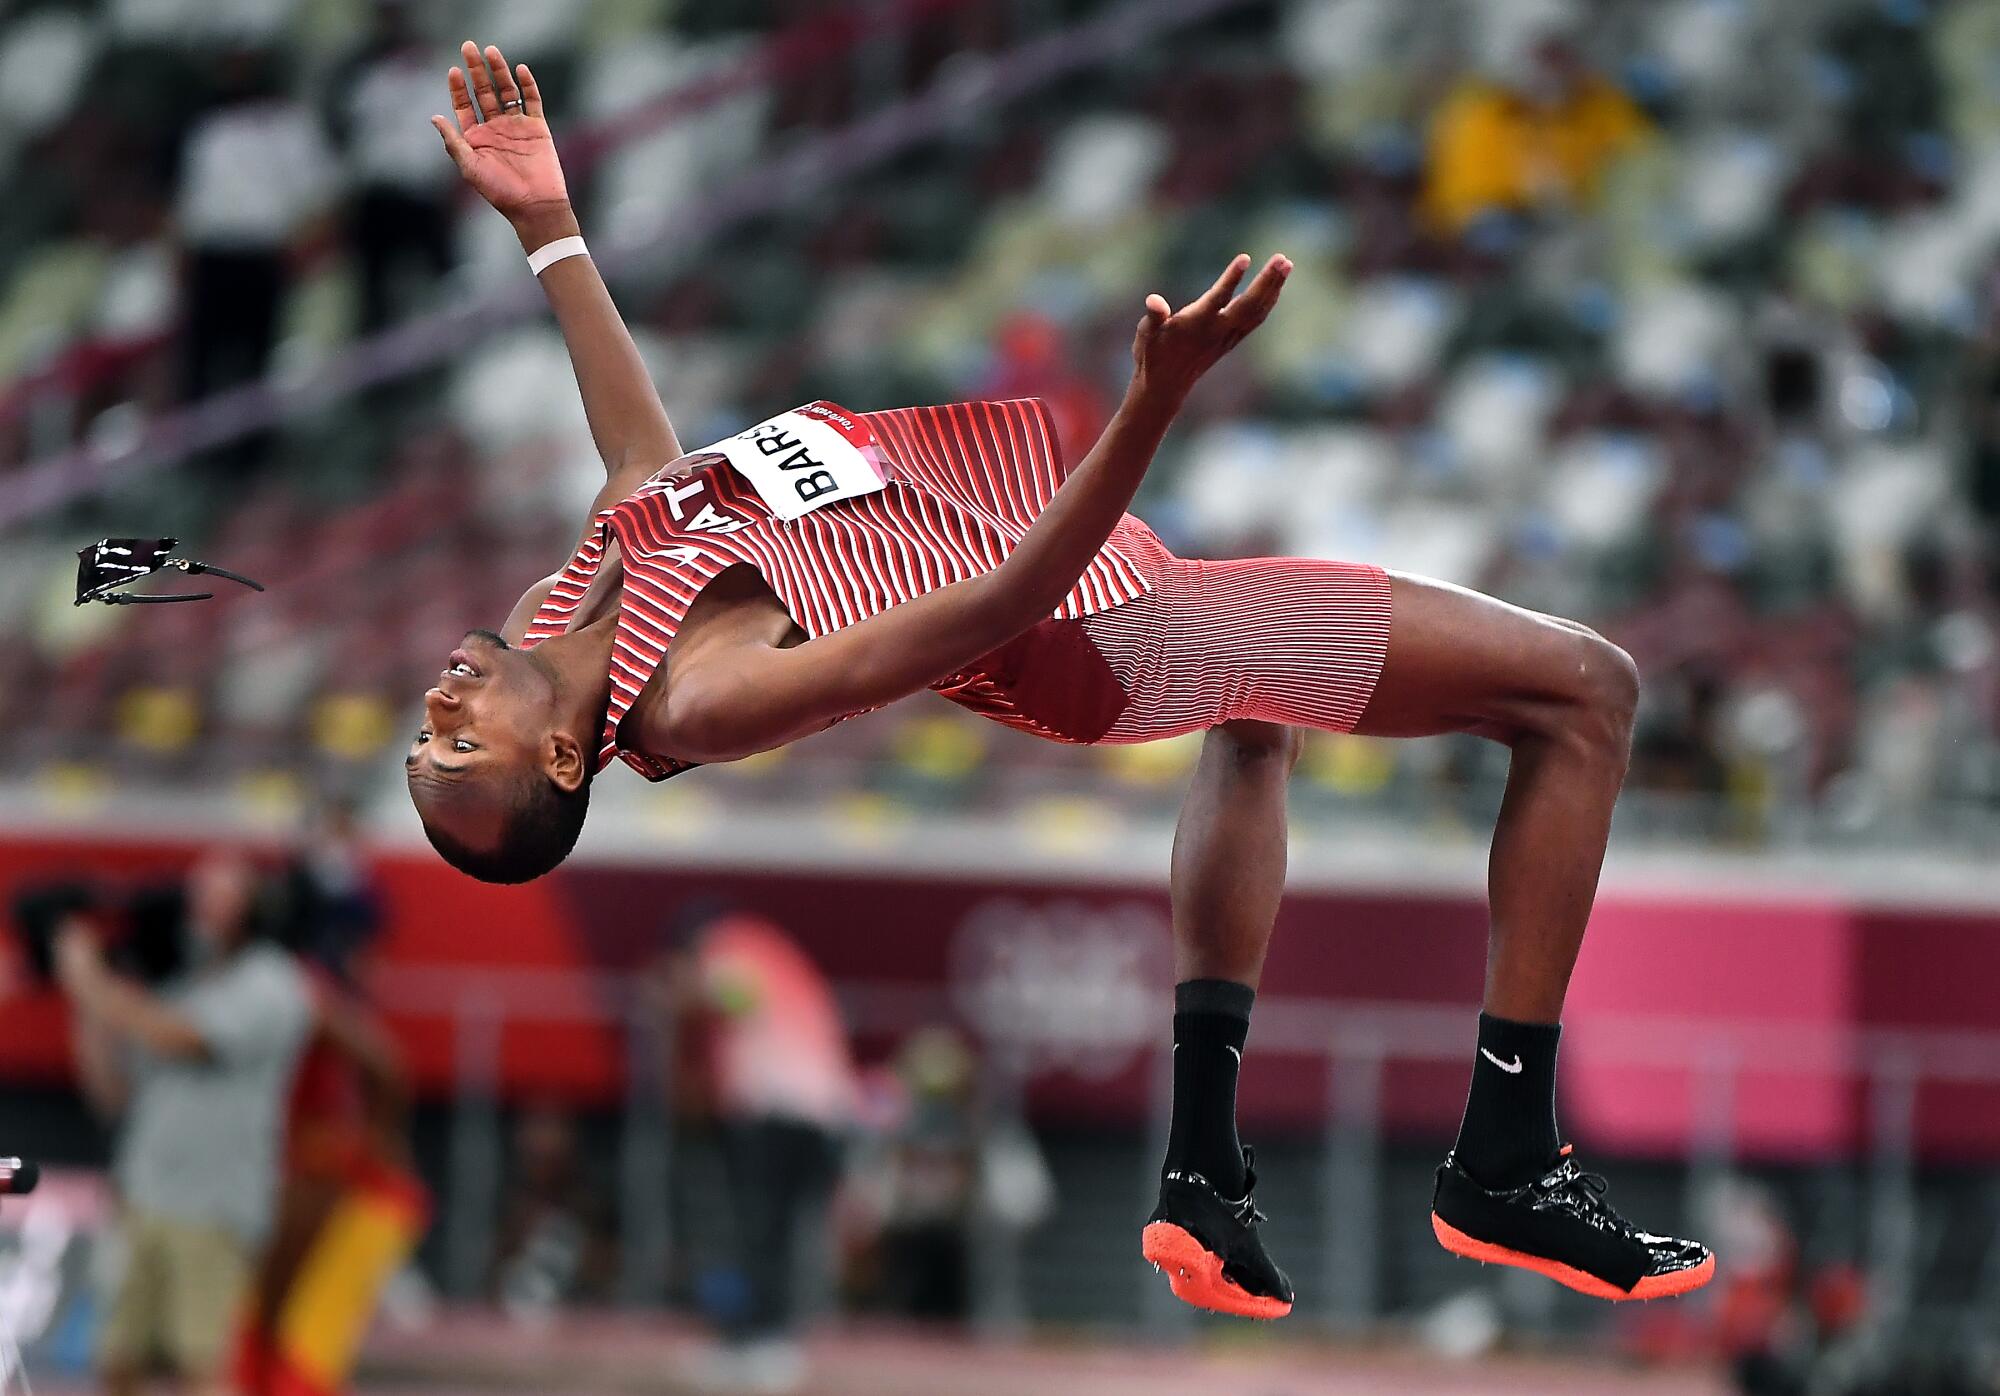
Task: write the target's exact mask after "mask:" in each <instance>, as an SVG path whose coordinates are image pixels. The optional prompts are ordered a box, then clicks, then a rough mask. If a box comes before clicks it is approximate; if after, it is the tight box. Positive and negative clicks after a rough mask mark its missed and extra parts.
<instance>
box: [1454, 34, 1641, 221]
mask: <svg viewBox="0 0 2000 1396" xmlns="http://www.w3.org/2000/svg"><path fill="white" fill-rule="evenodd" d="M1651 129H1652V127H1651V123H1649V122H1648V121H1647V120H1646V117H1645V114H1644V113H1643V112H1641V111H1640V110H1639V108H1638V107H1637V106H1636V105H1634V104H1633V102H1632V99H1631V98H1629V97H1627V96H1626V95H1625V94H1624V93H1623V92H1622V91H1620V90H1619V89H1618V87H1617V86H1616V85H1615V84H1614V83H1612V82H1610V81H1609V80H1608V79H1606V78H1604V77H1602V76H1600V75H1599V74H1597V73H1593V72H1591V71H1590V70H1589V69H1588V68H1587V67H1585V66H1584V64H1583V62H1582V59H1581V58H1580V56H1579V55H1578V54H1577V53H1576V51H1575V50H1574V49H1573V48H1571V47H1570V46H1569V45H1568V44H1567V43H1563V42H1561V41H1557V40H1552V41H1549V42H1546V43H1543V44H1542V45H1540V46H1539V47H1538V48H1537V49H1536V51H1535V54H1534V59H1533V66H1532V70H1531V72H1530V74H1529V75H1528V77H1527V79H1526V80H1525V81H1523V82H1520V83H1517V84H1502V83H1498V82H1494V81H1491V80H1489V79H1484V78H1467V79H1465V80H1463V81H1461V82H1460V83H1459V85H1458V86H1457V88H1456V89H1455V90H1454V91H1453V92H1452V93H1451V95H1450V96H1448V97H1447V98H1446V99H1445V100H1444V102H1443V104H1442V105H1440V106H1439V108H1438V110H1437V113H1436V115H1435V116H1434V117H1433V119H1432V121H1431V129H1430V139H1429V149H1428V152H1427V158H1426V161H1425V170H1424V189H1423V195H1422V207H1423V213H1424V217H1425V219H1426V220H1427V221H1428V222H1429V223H1430V224H1431V225H1432V226H1433V227H1434V228H1436V229H1437V230H1439V231H1441V232H1447V233H1460V232H1463V231H1464V230H1465V228H1466V227H1467V226H1468V225H1469V224H1471V223H1472V222H1473V221H1475V220H1476V219H1477V218H1478V217H1479V216H1480V215H1481V214H1483V213H1486V212H1489V211H1492V210H1502V211H1508V212H1520V211H1524V210H1527V209H1531V208H1536V207H1541V206H1544V205H1547V204H1550V203H1557V204H1567V203H1575V202H1582V201H1585V200H1588V199H1589V198H1590V197H1591V196H1592V195H1593V194H1594V193H1595V191H1596V188H1597V184H1598V181H1599V180H1600V178H1601V177H1602V176H1603V174H1604V171H1605V170H1606V169H1607V168H1609V167H1610V166H1611V165H1612V164H1613V163H1614V162H1615V161H1616V160H1617V159H1618V158H1619V157H1620V156H1621V155H1623V154H1625V153H1626V152H1627V151H1629V150H1630V149H1632V148H1633V147H1634V146H1635V145H1637V144H1638V143H1639V142H1640V141H1642V140H1643V139H1644V138H1645V137H1646V136H1647V134H1648V133H1649V132H1650V131H1651Z"/></svg>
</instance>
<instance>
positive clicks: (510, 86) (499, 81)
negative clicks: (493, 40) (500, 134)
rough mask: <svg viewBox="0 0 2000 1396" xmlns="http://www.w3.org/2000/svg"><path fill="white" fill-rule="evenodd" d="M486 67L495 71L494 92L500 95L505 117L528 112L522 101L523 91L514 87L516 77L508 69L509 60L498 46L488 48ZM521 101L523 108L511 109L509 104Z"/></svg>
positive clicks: (502, 111)
mask: <svg viewBox="0 0 2000 1396" xmlns="http://www.w3.org/2000/svg"><path fill="white" fill-rule="evenodd" d="M486 66H487V67H489V68H491V69H492V70H493V90H494V91H495V92H497V93H499V94H500V111H501V113H502V114H503V115H504V114H506V113H508V112H511V111H523V112H525V111H526V110H527V103H526V102H525V101H521V89H520V88H519V87H516V86H515V85H514V75H513V73H511V72H509V71H508V69H507V60H506V58H505V57H503V56H502V55H501V53H500V46H499V45H498V44H488V45H487V46H486ZM515 101H521V106H519V107H510V106H508V105H507V104H508V103H509V102H515Z"/></svg>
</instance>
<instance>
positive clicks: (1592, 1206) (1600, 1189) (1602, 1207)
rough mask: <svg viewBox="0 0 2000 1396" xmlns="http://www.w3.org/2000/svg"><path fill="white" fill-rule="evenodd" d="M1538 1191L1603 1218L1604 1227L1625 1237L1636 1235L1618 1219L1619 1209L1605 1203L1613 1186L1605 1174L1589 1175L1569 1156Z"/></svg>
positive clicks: (1627, 1223) (1540, 1184)
mask: <svg viewBox="0 0 2000 1396" xmlns="http://www.w3.org/2000/svg"><path fill="white" fill-rule="evenodd" d="M1535 1190H1536V1191H1537V1192H1541V1193H1543V1194H1545V1195H1547V1196H1550V1197H1560V1198H1563V1199H1564V1200H1566V1201H1569V1202H1571V1203H1572V1204H1573V1205H1575V1206H1577V1207H1578V1208H1579V1209H1580V1210H1582V1211H1584V1212H1587V1213H1589V1214H1590V1215H1591V1216H1592V1217H1595V1218H1601V1219H1602V1222H1603V1223H1608V1224H1609V1225H1610V1226H1612V1227H1615V1228H1616V1229H1617V1231H1618V1232H1619V1233H1620V1234H1621V1235H1625V1236H1631V1235H1636V1234H1637V1230H1638V1228H1636V1227H1634V1226H1633V1225H1632V1223H1630V1222H1628V1221H1626V1220H1625V1218H1623V1217H1621V1216H1619V1215H1618V1212H1617V1209H1615V1208H1614V1207H1612V1205H1611V1204H1610V1203H1609V1202H1606V1201H1605V1200H1604V1196H1605V1194H1606V1193H1607V1192H1609V1191H1610V1190H1611V1182H1610V1180H1609V1179H1607V1178H1606V1177H1605V1176H1604V1175H1603V1174H1602V1173H1586V1172H1585V1171H1584V1170H1583V1169H1581V1168H1578V1167H1577V1166H1576V1160H1574V1159H1572V1158H1570V1157H1568V1155H1567V1153H1565V1155H1564V1158H1563V1161H1562V1162H1561V1163H1560V1164H1558V1165H1557V1166H1556V1167H1555V1168H1554V1169H1552V1170H1551V1171H1550V1172H1549V1173H1548V1174H1547V1175H1545V1176H1544V1177H1543V1178H1542V1180H1541V1181H1540V1182H1539V1183H1536V1184H1535Z"/></svg>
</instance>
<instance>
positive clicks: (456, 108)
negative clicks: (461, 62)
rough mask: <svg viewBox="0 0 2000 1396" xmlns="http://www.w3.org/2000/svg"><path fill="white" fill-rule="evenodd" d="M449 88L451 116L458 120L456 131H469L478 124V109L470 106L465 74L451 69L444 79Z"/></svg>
mask: <svg viewBox="0 0 2000 1396" xmlns="http://www.w3.org/2000/svg"><path fill="white" fill-rule="evenodd" d="M446 81H447V82H448V83H449V85H450V87H451V114H452V115H453V116H455V117H457V118H458V129H459V130H461V131H470V130H471V129H472V128H473V127H475V126H477V125H478V124H479V108H477V107H475V106H473V105H472V90H471V89H470V88H468V87H467V86H466V85H465V72H464V70H463V69H461V68H453V69H452V70H451V76H450V77H449V78H448V79H446Z"/></svg>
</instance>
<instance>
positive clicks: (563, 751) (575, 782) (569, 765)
mask: <svg viewBox="0 0 2000 1396" xmlns="http://www.w3.org/2000/svg"><path fill="white" fill-rule="evenodd" d="M542 769H543V770H544V771H545V772H547V773H548V777H549V779H550V780H552V781H554V782H555V783H556V788H557V789H558V790H560V791H562V792H563V794H565V795H574V794H575V793H576V792H577V790H579V789H580V788H581V787H582V785H583V782H584V778H585V777H586V776H588V775H589V774H590V768H589V767H588V766H586V765H585V764H584V755H583V748H582V746H580V745H579V744H578V743H577V740H576V738H575V737H572V736H571V735H570V734H569V733H567V732H551V733H549V736H548V742H547V745H546V746H545V747H544V749H543V751H542Z"/></svg>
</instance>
